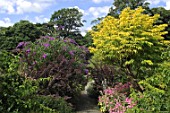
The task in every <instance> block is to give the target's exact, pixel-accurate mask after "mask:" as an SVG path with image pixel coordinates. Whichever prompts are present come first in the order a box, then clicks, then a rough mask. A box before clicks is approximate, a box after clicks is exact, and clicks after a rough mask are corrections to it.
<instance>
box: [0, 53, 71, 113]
mask: <svg viewBox="0 0 170 113" xmlns="http://www.w3.org/2000/svg"><path fill="white" fill-rule="evenodd" d="M0 61H1V64H0V83H1V84H0V111H1V113H24V112H25V113H35V112H36V113H71V111H72V109H71V107H70V106H69V105H68V103H67V102H66V101H65V100H64V99H63V98H56V97H52V96H43V95H42V96H41V95H37V91H38V89H39V86H38V85H39V81H35V80H33V79H30V78H26V77H25V76H21V75H20V74H19V73H18V71H17V70H18V65H19V57H18V56H14V55H13V54H11V53H9V52H6V51H1V52H0Z"/></svg>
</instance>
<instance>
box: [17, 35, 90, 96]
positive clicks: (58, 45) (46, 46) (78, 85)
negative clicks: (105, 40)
mask: <svg viewBox="0 0 170 113" xmlns="http://www.w3.org/2000/svg"><path fill="white" fill-rule="evenodd" d="M23 45H24V47H23V48H22V50H21V55H22V56H21V65H20V71H21V72H22V75H24V76H27V77H30V78H32V79H35V80H39V79H41V80H42V79H43V82H40V87H41V89H40V91H39V93H40V94H45V95H49V94H50V95H51V94H54V95H58V96H68V97H74V96H75V95H76V94H78V93H80V91H81V90H82V89H83V88H84V86H85V84H86V82H87V81H86V74H87V69H86V65H87V58H86V54H87V52H88V50H87V49H86V48H85V47H82V46H78V45H77V44H76V42H75V41H74V40H72V39H65V40H59V39H57V38H53V37H48V36H46V37H41V38H40V39H38V40H37V41H35V42H34V43H24V44H23Z"/></svg>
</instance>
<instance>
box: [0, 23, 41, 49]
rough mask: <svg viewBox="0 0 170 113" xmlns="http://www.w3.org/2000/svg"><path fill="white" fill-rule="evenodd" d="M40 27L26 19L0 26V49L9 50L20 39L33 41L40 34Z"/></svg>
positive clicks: (20, 40)
mask: <svg viewBox="0 0 170 113" xmlns="http://www.w3.org/2000/svg"><path fill="white" fill-rule="evenodd" d="M42 35H43V33H42V31H41V29H38V27H37V26H36V25H35V24H33V23H31V22H29V21H27V20H21V21H19V22H17V23H15V24H14V25H13V26H10V27H7V28H1V30H0V49H7V50H11V49H14V48H15V47H16V45H17V44H18V43H19V42H22V41H35V40H36V39H37V38H39V37H40V36H42Z"/></svg>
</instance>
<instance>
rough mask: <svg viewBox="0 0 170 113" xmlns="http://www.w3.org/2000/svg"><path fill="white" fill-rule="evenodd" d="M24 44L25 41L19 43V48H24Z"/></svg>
mask: <svg viewBox="0 0 170 113" xmlns="http://www.w3.org/2000/svg"><path fill="white" fill-rule="evenodd" d="M24 44H25V42H20V43H19V44H18V45H17V48H22V47H24Z"/></svg>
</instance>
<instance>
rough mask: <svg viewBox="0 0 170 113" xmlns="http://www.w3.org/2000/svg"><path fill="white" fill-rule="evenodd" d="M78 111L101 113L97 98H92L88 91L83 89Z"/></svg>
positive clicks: (78, 112)
mask: <svg viewBox="0 0 170 113" xmlns="http://www.w3.org/2000/svg"><path fill="white" fill-rule="evenodd" d="M76 113H101V112H100V110H99V108H98V106H97V102H96V100H95V99H93V98H90V97H89V96H88V95H87V92H86V91H82V93H81V95H80V97H79V100H78V101H77V112H76Z"/></svg>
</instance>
